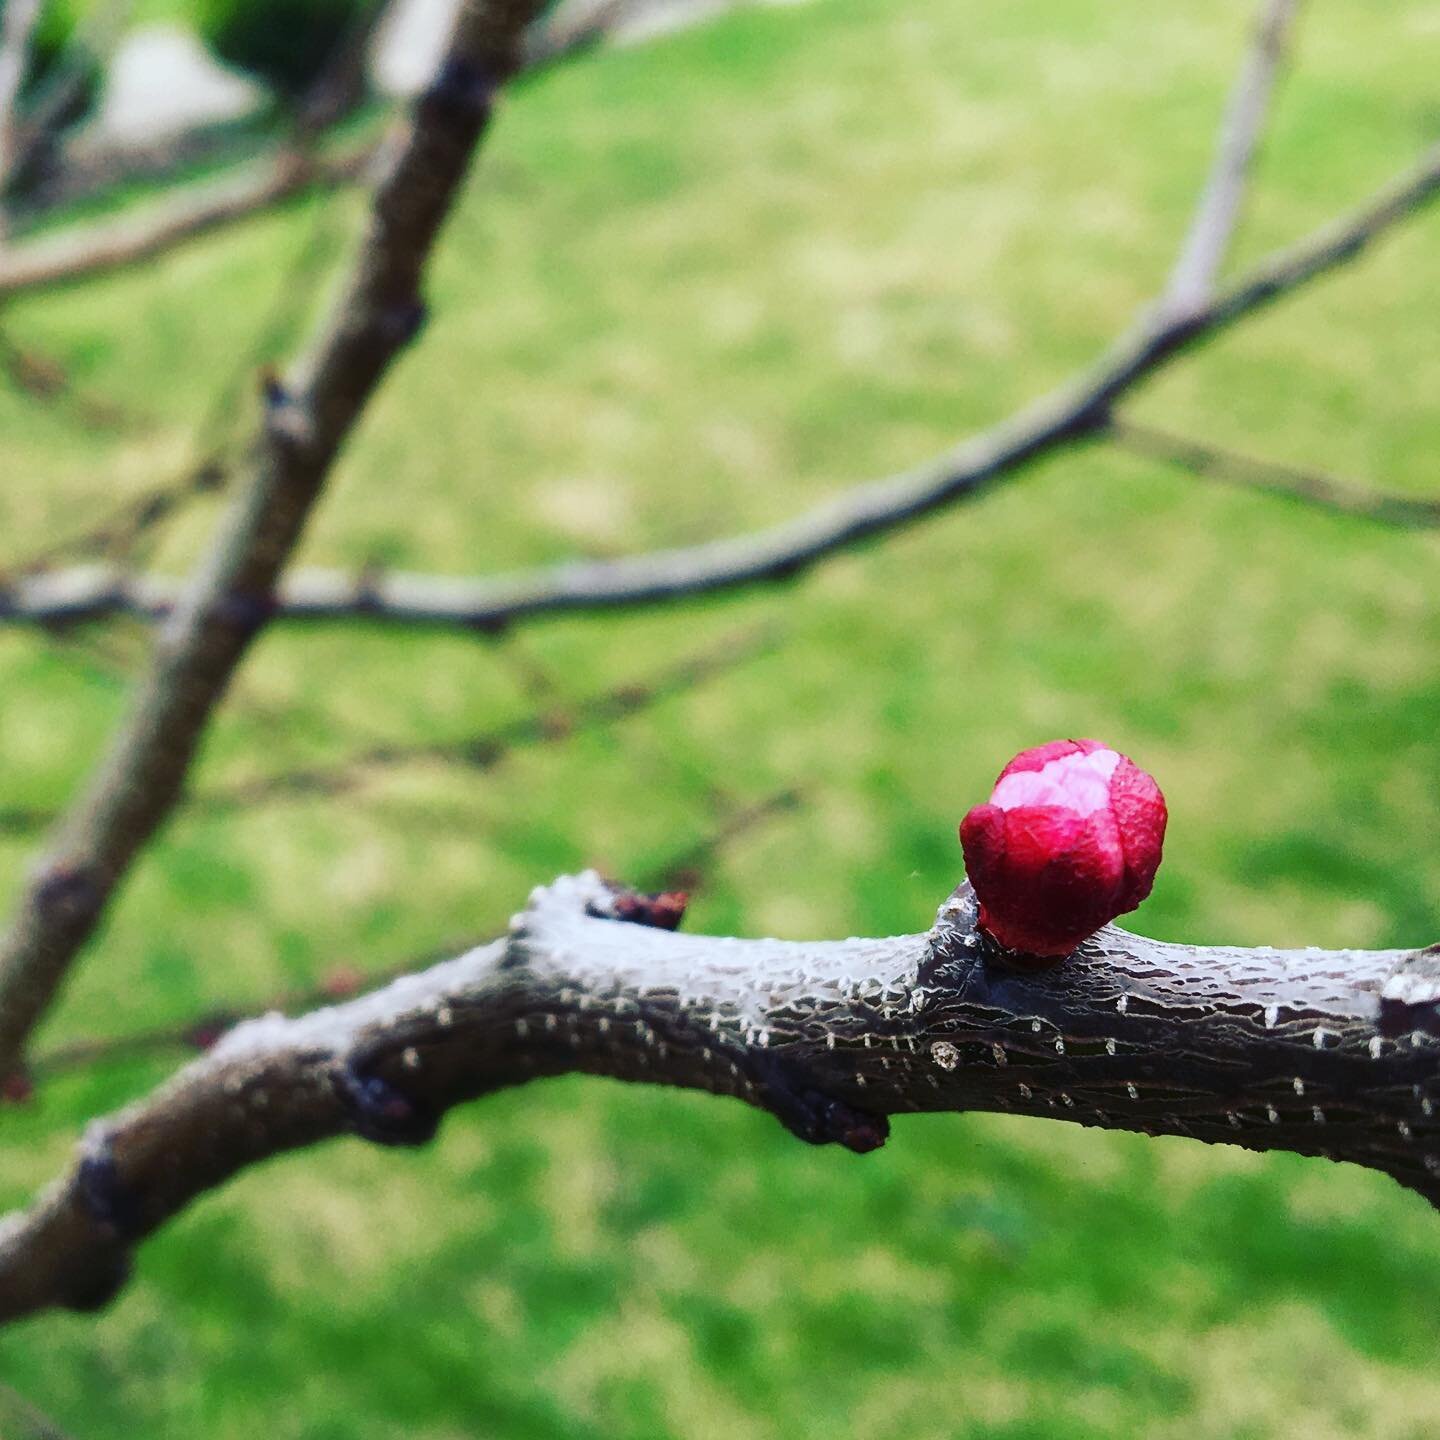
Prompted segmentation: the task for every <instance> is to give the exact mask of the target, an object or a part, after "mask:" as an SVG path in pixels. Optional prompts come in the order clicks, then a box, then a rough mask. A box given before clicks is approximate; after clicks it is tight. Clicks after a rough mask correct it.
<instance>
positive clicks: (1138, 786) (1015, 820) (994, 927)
mask: <svg viewBox="0 0 1440 1440" xmlns="http://www.w3.org/2000/svg"><path fill="white" fill-rule="evenodd" d="M1164 839H1165V797H1164V796H1163V795H1162V794H1161V793H1160V787H1159V786H1158V785H1157V784H1156V783H1155V781H1154V780H1153V779H1152V778H1151V777H1150V776H1149V775H1147V774H1146V773H1145V771H1143V770H1142V769H1140V767H1139V766H1138V765H1136V764H1135V763H1134V761H1132V760H1130V759H1128V758H1127V757H1126V756H1124V755H1121V754H1120V753H1119V751H1117V750H1112V749H1110V748H1109V746H1107V745H1103V744H1101V742H1100V741H1098V740H1052V741H1051V742H1050V743H1049V744H1048V745H1038V746H1036V747H1035V748H1034V749H1033V750H1025V751H1022V752H1021V753H1020V754H1019V755H1017V756H1016V757H1015V758H1014V759H1013V760H1012V761H1011V762H1010V763H1009V764H1008V765H1007V766H1006V767H1005V768H1004V769H1003V770H1002V771H1001V772H1000V778H999V779H998V780H997V781H996V782H995V788H994V790H993V791H992V792H991V795H990V799H989V802H988V803H987V804H984V805H977V806H976V807H975V808H974V809H973V810H971V811H970V813H969V814H968V815H966V817H965V819H964V820H963V821H962V822H961V825H960V844H961V847H962V848H963V850H964V852H965V869H966V871H967V873H968V875H969V878H970V883H971V885H973V886H974V889H975V895H976V898H977V899H978V900H979V903H980V916H979V918H980V924H981V926H982V927H983V928H984V929H985V930H987V931H989V933H990V934H991V935H993V936H994V937H995V939H996V940H998V941H999V942H1000V943H1001V944H1002V945H1004V946H1006V947H1007V948H1008V949H1010V950H1014V951H1019V952H1021V953H1023V954H1027V955H1037V956H1052V957H1053V956H1061V955H1068V954H1069V953H1070V952H1071V951H1072V950H1073V949H1075V947H1076V946H1077V945H1079V944H1080V942H1081V941H1082V940H1084V939H1085V938H1086V937H1087V936H1088V935H1092V934H1094V932H1095V931H1096V930H1098V929H1099V928H1100V927H1101V926H1102V925H1105V924H1108V923H1109V922H1110V921H1111V920H1113V919H1114V918H1115V917H1116V916H1117V915H1123V914H1124V913H1125V912H1126V911H1127V910H1133V909H1134V908H1135V907H1136V906H1137V905H1138V904H1139V903H1140V902H1141V901H1142V900H1143V899H1144V898H1145V897H1146V896H1147V895H1148V894H1149V893H1150V887H1151V885H1152V884H1153V883H1154V880H1155V871H1156V869H1157V867H1158V866H1159V864H1160V850H1161V846H1162V844H1163V842H1164Z"/></svg>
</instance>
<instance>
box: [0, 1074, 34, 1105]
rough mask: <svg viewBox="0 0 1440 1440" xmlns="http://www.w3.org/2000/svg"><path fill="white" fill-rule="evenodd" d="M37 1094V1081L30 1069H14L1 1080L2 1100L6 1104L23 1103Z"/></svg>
mask: <svg viewBox="0 0 1440 1440" xmlns="http://www.w3.org/2000/svg"><path fill="white" fill-rule="evenodd" d="M34 1094H35V1081H34V1080H33V1079H32V1078H31V1076H30V1072H29V1071H28V1070H12V1071H11V1072H10V1073H9V1074H8V1075H7V1076H6V1077H5V1078H4V1079H3V1080H0V1101H3V1102H4V1103H5V1104H6V1105H23V1104H25V1102H26V1101H27V1100H29V1099H30V1098H31V1097H32V1096H33V1095H34Z"/></svg>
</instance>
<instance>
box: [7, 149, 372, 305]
mask: <svg viewBox="0 0 1440 1440" xmlns="http://www.w3.org/2000/svg"><path fill="white" fill-rule="evenodd" d="M373 154H374V146H373V145H371V144H370V143H368V142H365V143H361V144H356V143H354V142H350V143H348V144H346V145H343V146H340V147H337V148H336V149H334V150H333V151H328V152H322V153H318V154H314V155H310V154H306V153H304V152H302V151H299V150H296V149H294V148H292V147H290V146H288V145H287V146H286V147H285V148H284V149H283V150H282V151H281V152H280V153H278V154H276V155H274V156H271V157H268V158H266V159H263V160H258V161H255V162H254V163H252V164H249V165H244V166H240V167H238V168H237V169H235V170H234V171H233V172H231V173H229V174H226V175H223V176H221V177H220V178H219V179H217V180H207V181H203V182H200V183H197V184H193V185H187V186H186V187H185V189H184V190H183V192H182V193H181V194H179V195H178V196H175V195H172V196H167V197H166V198H165V199H163V200H161V201H158V202H156V203H155V204H153V205H150V206H146V207H143V208H137V209H135V210H126V211H121V212H120V213H119V214H118V215H115V216H113V217H112V218H110V219H106V220H99V221H96V222H94V223H93V224H90V225H86V226H84V227H83V228H77V229H74V230H57V231H56V232H55V233H54V234H53V235H47V236H45V237H44V238H42V239H40V240H33V241H30V242H29V243H28V244H25V245H22V246H18V247H16V248H15V249H13V250H11V251H10V252H9V253H8V254H7V255H5V256H4V257H3V258H0V299H3V298H5V297H7V296H11V295H16V294H19V293H20V292H21V291H24V290H34V289H40V288H43V287H45V286H49V285H58V284H62V283H64V282H66V281H70V280H76V279H79V278H81V277H82V276H90V275H98V274H103V273H104V272H105V271H107V270H116V269H119V268H120V267H122V266H125V265H133V264H135V263H136V262H137V261H139V260H147V259H150V258H152V257H154V256H156V255H160V254H163V253H164V252H165V251H167V250H170V249H172V248H174V246H176V245H178V244H180V243H181V241H183V240H189V239H191V238H193V237H194V236H197V235H203V234H205V233H206V232H207V231H210V230H214V229H216V228H217V227H219V226H222V225H227V224H229V223H231V222H232V221H235V220H239V219H243V218H244V217H246V216H248V215H253V214H254V213H255V212H256V211H257V210H263V209H265V208H266V207H268V206H271V205H277V204H279V203H280V202H281V201H282V200H288V199H290V198H291V197H292V196H295V195H299V194H301V193H303V192H305V191H307V190H314V189H325V188H328V187H330V186H334V185H342V184H346V183H348V182H350V181H353V180H358V179H360V178H361V176H363V175H364V173H365V171H366V169H367V167H368V166H369V164H370V161H371V158H372V156H373Z"/></svg>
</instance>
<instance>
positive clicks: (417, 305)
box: [375, 298, 430, 348]
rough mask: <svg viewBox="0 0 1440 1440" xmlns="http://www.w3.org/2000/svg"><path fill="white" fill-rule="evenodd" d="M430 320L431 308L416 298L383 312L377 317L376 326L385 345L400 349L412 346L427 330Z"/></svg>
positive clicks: (392, 306)
mask: <svg viewBox="0 0 1440 1440" xmlns="http://www.w3.org/2000/svg"><path fill="white" fill-rule="evenodd" d="M429 318H430V310H429V307H428V306H427V305H426V304H425V302H424V301H423V300H421V299H418V298H415V299H411V300H402V301H401V302H399V303H398V304H395V305H391V306H389V307H387V308H386V309H384V310H381V311H380V312H379V314H378V315H377V316H376V317H375V324H376V328H377V329H378V330H379V331H380V334H381V338H382V339H383V340H384V341H385V343H386V344H387V345H394V346H396V347H397V348H398V347H401V346H405V345H408V344H410V342H411V341H412V340H414V339H415V337H416V336H417V335H418V334H419V333H420V332H421V331H422V330H423V329H424V328H425V322H426V321H427V320H428V319H429Z"/></svg>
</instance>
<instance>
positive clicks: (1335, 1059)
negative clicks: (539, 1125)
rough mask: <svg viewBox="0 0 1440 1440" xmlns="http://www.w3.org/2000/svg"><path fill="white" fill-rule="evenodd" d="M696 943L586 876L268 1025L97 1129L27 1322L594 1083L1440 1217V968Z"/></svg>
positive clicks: (964, 929) (7, 1231) (7, 1274)
mask: <svg viewBox="0 0 1440 1440" xmlns="http://www.w3.org/2000/svg"><path fill="white" fill-rule="evenodd" d="M620 916H624V917H627V918H630V919H633V920H639V921H640V922H641V923H638V924H637V923H621V922H620V920H619V919H618V918H617V917H620ZM674 919H675V915H674V911H673V908H672V907H670V906H668V905H654V904H650V903H648V902H647V901H646V900H645V899H644V898H643V897H637V896H635V895H633V893H631V892H623V891H616V890H614V889H613V888H612V887H609V886H607V885H606V884H604V883H603V882H602V881H601V880H600V879H599V878H598V877H597V876H595V875H594V874H593V873H588V872H587V873H586V874H584V875H580V876H573V877H567V878H564V879H561V880H558V881H556V882H555V883H554V884H553V885H551V886H548V887H546V888H544V889H540V890H537V891H535V892H534V894H533V895H532V896H531V898H530V903H529V905H528V906H527V907H526V909H525V910H524V911H522V912H521V913H520V914H519V915H517V916H516V917H515V919H514V921H513V922H512V924H511V927H510V933H509V935H508V936H507V937H506V938H504V939H502V940H498V941H496V942H494V943H492V944H490V945H486V946H483V947H481V948H480V949H477V950H474V951H471V952H470V953H468V954H466V955H462V956H460V957H459V958H457V959H455V960H449V961H446V962H444V963H442V964H440V965H437V966H435V967H434V968H433V969H431V970H428V971H426V972H424V973H423V974H419V975H412V976H409V977H406V978H404V979H402V980H399V981H396V982H395V983H394V984H393V985H391V986H389V987H388V988H387V989H384V990H381V991H378V992H376V993H375V994H373V995H369V996H365V997H363V998H361V999H359V1000H355V1001H352V1002H350V1003H349V1004H346V1005H342V1006H338V1007H334V1008H331V1009H326V1010H321V1011H317V1012H315V1013H313V1014H311V1015H308V1016H304V1017H301V1018H299V1019H295V1020H285V1019H283V1018H281V1017H279V1016H272V1017H268V1018H265V1019H261V1020H257V1021H252V1022H250V1023H249V1024H247V1025H243V1026H241V1027H240V1028H238V1029H236V1030H235V1031H233V1032H232V1033H231V1034H230V1035H229V1036H227V1037H226V1038H225V1039H224V1040H222V1041H221V1042H220V1043H219V1044H218V1045H217V1046H216V1048H215V1049H214V1050H213V1051H211V1052H210V1054H208V1055H207V1056H205V1057H204V1058H203V1059H201V1060H199V1061H197V1062H195V1063H194V1064H192V1065H191V1066H189V1067H188V1068H187V1069H185V1070H183V1071H181V1072H180V1073H179V1074H178V1075H177V1076H176V1077H175V1079H174V1080H172V1081H171V1082H170V1083H169V1084H168V1085H166V1086H165V1087H164V1088H163V1089H161V1090H160V1091H158V1092H157V1093H156V1094H155V1095H153V1096H152V1097H151V1098H149V1099H147V1100H143V1101H141V1102H140V1103H138V1104H136V1105H134V1106H132V1107H131V1108H130V1109H128V1110H126V1111H123V1112H122V1113H120V1114H119V1115H117V1116H115V1117H113V1118H112V1119H110V1120H106V1121H98V1122H96V1123H95V1124H94V1125H92V1127H91V1129H90V1130H89V1132H88V1133H87V1135H86V1137H85V1139H84V1141H83V1143H82V1145H81V1150H80V1156H79V1159H78V1161H77V1163H76V1165H75V1167H74V1168H73V1169H72V1170H71V1172H70V1173H69V1174H68V1175H67V1176H66V1177H64V1178H63V1179H62V1180H60V1181H59V1182H58V1183H57V1184H56V1185H55V1186H54V1187H53V1188H52V1189H51V1190H50V1191H49V1192H48V1193H46V1194H45V1195H44V1196H42V1197H41V1198H40V1199H39V1200H38V1201H37V1202H36V1203H35V1205H34V1206H33V1207H32V1208H31V1209H30V1210H29V1211H26V1212H23V1213H20V1214H17V1215H15V1216H13V1217H11V1219H9V1220H8V1221H7V1222H5V1223H4V1225H3V1226H0V1320H9V1319H15V1318H17V1317H20V1316H23V1315H26V1314H30V1313H33V1312H35V1311H38V1310H43V1309H46V1308H48V1307H51V1306H55V1305H69V1306H72V1307H76V1308H86V1307H88V1306H93V1305H98V1304H101V1303H103V1302H104V1301H106V1300H107V1299H108V1298H110V1296H111V1295H113V1294H114V1293H115V1291H116V1290H117V1289H118V1288H119V1286H120V1284H121V1283H122V1282H123V1279H124V1276H125V1274H126V1270H127V1265H128V1257H129V1254H130V1252H131V1250H132V1249H133V1247H134V1245H135V1244H136V1243H137V1242H138V1241H139V1240H140V1239H141V1238H143V1237H144V1236H146V1235H148V1234H150V1233H151V1232H153V1231H154V1230H156V1229H157V1228H158V1227H160V1226H161V1225H163V1224H164V1223H165V1222H166V1221H167V1220H168V1219H169V1218H170V1217H171V1216H173V1215H174V1214H176V1213H177V1212H178V1211H180V1210H181V1209H183V1208H184V1207H185V1206H186V1205H188V1204H189V1203H190V1201H192V1200H193V1199H195V1198H196V1197H197V1196H198V1195H200V1194H202V1193H203V1192H204V1191H206V1190H208V1189H211V1188H213V1187H214V1186H216V1185H219V1184H221V1183H223V1182H224V1181H225V1180H226V1179H228V1178H229V1177H230V1176H232V1175H234V1174H235V1173H236V1172H237V1171H239V1170H241V1169H243V1168H245V1167H246V1166H248V1165H251V1164H254V1163H257V1162H259V1161H261V1160H264V1159H265V1158H267V1157H269V1156H272V1155H276V1154H279V1153H281V1152H284V1151H289V1150H294V1149H297V1148H299V1147H302V1146H307V1145H311V1144H314V1143H316V1142H317V1141H320V1140H323V1139H326V1138H328V1137H331V1136H336V1135H342V1134H357V1135H360V1136H362V1137H364V1138H367V1139H370V1140H374V1141H378V1142H380V1143H386V1144H419V1143H423V1142H424V1141H426V1140H428V1139H429V1138H430V1137H431V1136H432V1135H433V1133H434V1131H435V1128H436V1126H437V1124H438V1122H439V1119H440V1117H441V1116H442V1115H443V1113H444V1112H445V1111H446V1110H447V1109H448V1108H450V1107H451V1106H453V1105H455V1104H458V1103H460V1102H462V1101H466V1100H470V1099H473V1098H475V1097H477V1096H480V1095H484V1094H487V1093H489V1092H491V1091H495V1090H498V1089H501V1088H503V1087H506V1086H512V1085H516V1084H519V1083H522V1082H524V1081H528V1080H531V1079H535V1078H539V1077H543V1076H549V1075H559V1074H564V1073H567V1072H572V1071H580V1072H584V1073H588V1074H595V1075H608V1076H614V1077H617V1078H620V1079H625V1080H634V1081H650V1082H654V1083H659V1084H666V1085H679V1086H686V1087H690V1088H695V1089H701V1090H708V1091H711V1092H713V1093H715V1094H719V1095H731V1096H735V1097H737V1098H739V1099H742V1100H744V1101H746V1102H748V1103H749V1104H752V1105H755V1106H758V1107H759V1108H761V1109H764V1110H768V1111H770V1112H771V1113H772V1114H774V1115H775V1116H776V1117H777V1118H778V1119H779V1120H780V1121H781V1122H782V1123H783V1124H785V1125H786V1126H787V1127H788V1128H789V1129H790V1130H792V1131H793V1132H794V1133H795V1134H796V1135H798V1136H799V1137H800V1138H802V1139H804V1140H807V1141H810V1142H813V1143H827V1142H833V1143H838V1144H842V1145H845V1146H847V1147H848V1148H850V1149H853V1150H856V1151H865V1150H870V1149H874V1148H875V1147H876V1146H877V1145H879V1144H880V1143H882V1142H883V1140H884V1139H885V1137H886V1134H887V1131H888V1124H887V1120H886V1117H887V1116H890V1115H894V1114H902V1113H914V1112H922V1111H952V1110H991V1111H1003V1112H1006V1113H1011V1114H1022V1115H1038V1116H1044V1117H1048V1118H1052V1119H1062V1120H1072V1121H1075V1122H1077V1123H1079V1124H1082V1125H1095V1126H1103V1127H1107V1128H1113V1129H1124V1130H1138V1131H1143V1132H1145V1133H1146V1134H1152V1135H1159V1134H1168V1135H1183V1136H1189V1137H1192V1138H1195V1139H1199V1140H1207V1141H1224V1142H1229V1143H1233V1144H1238V1145H1244V1146H1247V1147H1249V1148H1251V1149H1256V1150H1291V1151H1296V1152H1299V1153H1300V1154H1305V1155H1322V1156H1327V1157H1329V1158H1331V1159H1335V1160H1348V1161H1353V1162H1354V1163H1356V1164H1360V1165H1366V1166H1370V1167H1373V1168H1374V1169H1377V1170H1382V1171H1384V1172H1385V1173H1387V1174H1389V1175H1392V1176H1394V1177H1395V1178H1396V1179H1397V1180H1399V1181H1400V1182H1401V1183H1402V1184H1405V1185H1408V1186H1410V1187H1412V1188H1414V1189H1415V1190H1417V1191H1419V1192H1420V1193H1421V1194H1422V1195H1424V1196H1425V1197H1426V1198H1427V1199H1429V1200H1431V1202H1432V1203H1434V1202H1436V1201H1437V1200H1440V1119H1437V1117H1436V1113H1435V1101H1436V1098H1437V1094H1440V1039H1437V1032H1440V1019H1437V1015H1440V1007H1437V999H1440V953H1437V951H1436V950H1434V949H1432V950H1429V951H1399V950H1386V951H1322V950H1316V949H1307V950H1272V949H1258V950H1241V949H1231V948H1227V947H1213V946H1211V947H1206V946H1190V945H1175V944H1164V943H1161V942H1158V941H1154V940H1147V939H1143V938H1141V937H1139V936H1135V935H1131V934H1128V933H1127V932H1125V931H1123V930H1120V929H1118V928H1115V927H1106V928H1105V929H1104V930H1102V931H1100V932H1099V933H1098V934H1097V935H1095V936H1094V937H1092V938H1091V939H1090V940H1089V941H1087V942H1086V943H1085V945H1083V946H1082V947H1081V949H1080V950H1078V951H1077V952H1076V953H1075V954H1074V955H1072V956H1071V957H1069V958H1068V959H1067V960H1065V961H1064V962H1063V963H1062V964H1060V965H1059V966H1058V967H1057V968H1055V969H1051V970H1045V971H1040V972H1024V971H1021V970H1016V969H1011V968H1009V967H1008V966H1007V964H1006V957H1005V955H1004V953H1003V952H1000V951H998V950H997V949H996V948H995V947H994V945H993V943H992V942H991V941H990V940H989V939H988V938H987V937H986V936H985V935H984V934H983V933H982V932H980V931H978V930H977V929H976V926H975V911H974V904H973V897H972V895H971V893H970V891H969V888H968V887H967V886H962V887H961V889H959V890H957V891H956V892H955V894H954V895H953V896H952V897H951V898H950V899H949V900H948V901H947V902H946V903H945V905H944V906H942V907H941V910H940V913H939V916H938V918H937V921H936V924H935V926H934V927H933V928H932V929H931V930H930V931H928V932H926V933H923V934H916V935H902V936H895V937H892V938H889V939H879V940H866V939H852V940H841V941H832V942H814V943H809V942H796V941H782V940H740V939H732V938H728V937H712V936H687V935H683V934H676V933H670V932H669V931H668V930H664V929H660V928H654V927H655V926H656V925H658V924H662V923H664V924H669V923H673V920H674ZM646 922H650V923H646Z"/></svg>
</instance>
